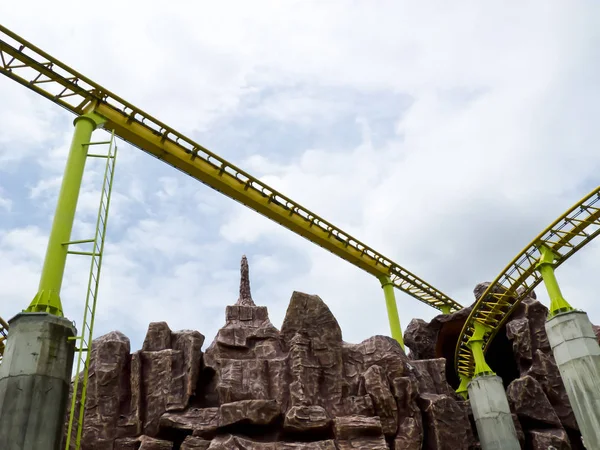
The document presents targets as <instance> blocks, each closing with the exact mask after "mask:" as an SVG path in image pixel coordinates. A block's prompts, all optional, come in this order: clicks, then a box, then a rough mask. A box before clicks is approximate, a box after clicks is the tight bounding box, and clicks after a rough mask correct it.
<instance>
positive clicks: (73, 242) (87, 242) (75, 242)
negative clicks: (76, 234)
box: [63, 239, 95, 245]
mask: <svg viewBox="0 0 600 450" xmlns="http://www.w3.org/2000/svg"><path fill="white" fill-rule="evenodd" d="M94 241H95V239H83V240H80V241H69V242H63V245H73V244H89V243H91V242H94Z"/></svg>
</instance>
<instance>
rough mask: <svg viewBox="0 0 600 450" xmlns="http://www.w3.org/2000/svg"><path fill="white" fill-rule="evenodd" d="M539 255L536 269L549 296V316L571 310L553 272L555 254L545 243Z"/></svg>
mask: <svg viewBox="0 0 600 450" xmlns="http://www.w3.org/2000/svg"><path fill="white" fill-rule="evenodd" d="M539 250H540V253H541V256H540V260H539V262H538V263H537V266H536V269H537V270H538V271H539V272H540V274H541V275H542V279H543V280H544V284H545V285H546V289H547V290H548V296H549V297H550V316H554V315H556V314H558V313H561V312H566V311H573V307H572V306H571V305H569V302H567V301H566V300H565V298H564V297H563V295H562V292H561V291H560V287H559V286H558V281H557V280H556V275H555V274H554V260H555V259H556V255H554V253H553V252H552V250H550V249H549V248H548V247H546V246H545V245H542V246H540V248H539Z"/></svg>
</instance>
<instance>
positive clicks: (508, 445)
mask: <svg viewBox="0 0 600 450" xmlns="http://www.w3.org/2000/svg"><path fill="white" fill-rule="evenodd" d="M468 389H469V400H470V402H471V408H472V409H473V417H474V418H475V425H476V426H477V434H479V441H480V443H481V448H482V449H483V450H521V444H520V443H519V438H518V437H517V430H516V429H515V424H514V422H513V418H512V415H511V413H510V407H509V406H508V399H507V398H506V392H505V391H504V385H503V384H502V379H501V378H500V377H498V376H496V375H480V376H476V377H475V378H473V380H471V382H470V383H469V387H468Z"/></svg>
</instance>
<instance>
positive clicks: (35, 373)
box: [0, 313, 76, 450]
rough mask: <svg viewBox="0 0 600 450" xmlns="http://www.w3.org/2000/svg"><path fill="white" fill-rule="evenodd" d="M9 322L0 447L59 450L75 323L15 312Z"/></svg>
mask: <svg viewBox="0 0 600 450" xmlns="http://www.w3.org/2000/svg"><path fill="white" fill-rule="evenodd" d="M9 324H10V331H9V334H8V341H7V345H6V350H5V352H4V359H3V360H2V364H0V448H1V449H2V450H59V446H60V442H61V438H62V433H63V425H64V423H65V413H66V406H67V401H68V397H69V385H70V381H71V370H72V367H73V356H74V350H75V342H74V341H73V340H71V341H69V340H68V338H69V337H72V336H75V334H76V330H75V327H74V326H73V324H72V323H71V322H70V321H69V320H67V319H64V318H62V317H57V316H54V315H51V314H48V313H22V314H18V315H17V316H15V317H14V318H13V319H11V320H10V321H9Z"/></svg>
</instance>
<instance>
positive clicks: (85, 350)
mask: <svg viewBox="0 0 600 450" xmlns="http://www.w3.org/2000/svg"><path fill="white" fill-rule="evenodd" d="M75 351H76V352H87V351H89V350H88V349H87V348H76V349H75Z"/></svg>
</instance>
